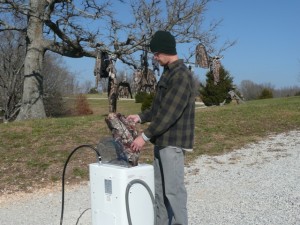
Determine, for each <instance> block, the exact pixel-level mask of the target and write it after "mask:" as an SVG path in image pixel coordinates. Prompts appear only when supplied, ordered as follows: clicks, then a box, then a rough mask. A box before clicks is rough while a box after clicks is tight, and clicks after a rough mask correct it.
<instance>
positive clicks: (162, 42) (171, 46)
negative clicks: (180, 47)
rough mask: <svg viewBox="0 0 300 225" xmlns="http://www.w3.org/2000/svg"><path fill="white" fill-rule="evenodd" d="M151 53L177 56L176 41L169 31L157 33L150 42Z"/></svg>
mask: <svg viewBox="0 0 300 225" xmlns="http://www.w3.org/2000/svg"><path fill="white" fill-rule="evenodd" d="M150 49H151V52H159V53H165V54H168V55H176V54H177V52H176V41H175V38H174V36H173V35H172V34H171V33H170V32H168V31H162V30H159V31H157V32H156V33H155V34H154V36H153V38H152V40H151V41H150Z"/></svg>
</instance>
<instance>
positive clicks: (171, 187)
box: [153, 146, 188, 225]
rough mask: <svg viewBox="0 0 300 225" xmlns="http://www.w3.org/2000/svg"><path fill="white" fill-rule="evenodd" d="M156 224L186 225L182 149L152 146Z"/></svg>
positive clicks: (185, 194) (185, 193)
mask: <svg viewBox="0 0 300 225" xmlns="http://www.w3.org/2000/svg"><path fill="white" fill-rule="evenodd" d="M153 166H154V177H155V203H156V225H188V216H187V206H186V205H187V192H186V189H185V185H184V151H183V150H182V149H181V148H177V147H172V146H168V147H164V148H160V147H158V146H155V147H154V162H153Z"/></svg>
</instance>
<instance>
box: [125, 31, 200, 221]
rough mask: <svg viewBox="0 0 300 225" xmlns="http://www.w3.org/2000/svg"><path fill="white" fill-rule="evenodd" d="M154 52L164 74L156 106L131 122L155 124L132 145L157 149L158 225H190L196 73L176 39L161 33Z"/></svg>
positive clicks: (139, 147)
mask: <svg viewBox="0 0 300 225" xmlns="http://www.w3.org/2000/svg"><path fill="white" fill-rule="evenodd" d="M150 49H151V52H152V53H153V54H154V57H155V59H156V60H157V61H158V62H159V64H160V65H161V66H163V67H164V71H163V74H162V76H161V78H160V81H159V83H158V85H157V90H156V95H155V98H154V100H153V103H152V107H151V108H150V109H149V110H146V111H144V112H142V113H140V114H138V115H129V116H128V117H127V119H131V120H134V121H135V122H141V123H145V122H151V123H150V124H149V126H148V127H147V128H146V129H145V130H144V132H143V133H142V134H141V135H140V136H138V137H137V138H136V139H135V140H134V141H133V143H132V144H131V149H132V150H134V151H139V150H141V149H142V147H143V146H144V144H145V142H146V141H151V142H152V143H153V144H154V145H155V147H154V162H153V165H154V175H155V201H156V209H157V211H156V214H157V218H156V225H187V224H188V218H187V206H186V205H187V193H186V189H185V185H184V154H185V151H188V150H192V148H193V142H194V117H195V97H194V85H193V78H192V74H191V73H190V71H189V70H188V68H187V67H186V66H185V65H184V63H183V61H182V60H180V59H179V58H178V56H177V52H176V42H175V38H174V36H172V35H171V33H170V32H167V31H157V32H156V33H155V34H154V36H153V38H152V40H151V42H150Z"/></svg>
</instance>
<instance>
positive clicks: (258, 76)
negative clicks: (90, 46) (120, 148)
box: [65, 0, 300, 88]
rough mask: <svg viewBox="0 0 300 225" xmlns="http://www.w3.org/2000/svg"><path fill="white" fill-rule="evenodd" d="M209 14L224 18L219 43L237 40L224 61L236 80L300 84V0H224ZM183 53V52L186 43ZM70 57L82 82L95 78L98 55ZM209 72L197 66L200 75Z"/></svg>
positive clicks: (278, 85) (210, 17)
mask: <svg viewBox="0 0 300 225" xmlns="http://www.w3.org/2000/svg"><path fill="white" fill-rule="evenodd" d="M121 11H124V10H121ZM127 13H128V12H127ZM205 17H206V21H207V22H209V21H211V20H219V19H223V22H222V24H221V26H220V27H219V28H218V30H217V34H218V35H219V39H218V43H217V47H218V46H219V47H220V46H221V45H222V43H224V42H225V41H226V40H228V39H229V40H237V43H236V45H234V46H233V47H231V48H229V49H227V50H226V51H225V52H224V53H223V55H224V58H223V59H222V60H221V62H222V65H223V66H224V67H225V69H226V70H228V71H229V72H230V74H231V76H232V77H233V81H234V83H235V84H237V85H240V82H241V81H243V80H251V81H253V82H255V83H257V84H271V85H273V86H274V87H275V88H285V87H291V86H295V85H297V86H300V29H299V24H300V0H220V1H216V2H213V3H211V4H210V5H209V8H208V11H207V12H206V14H205ZM178 54H179V57H180V55H181V54H183V52H182V49H181V48H180V46H178ZM65 62H66V64H67V66H68V67H69V68H70V70H71V71H73V72H75V73H76V74H77V78H78V80H79V81H80V82H84V80H85V79H87V80H92V81H94V76H93V68H94V63H95V61H94V59H89V58H81V59H65ZM206 72H207V70H204V69H195V73H196V74H198V76H199V78H200V80H205V74H206Z"/></svg>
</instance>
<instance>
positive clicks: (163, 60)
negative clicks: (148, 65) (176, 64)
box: [153, 52, 169, 66]
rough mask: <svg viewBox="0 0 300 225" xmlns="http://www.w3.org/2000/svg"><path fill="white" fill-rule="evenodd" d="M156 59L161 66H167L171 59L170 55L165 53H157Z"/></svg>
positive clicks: (155, 54)
mask: <svg viewBox="0 0 300 225" xmlns="http://www.w3.org/2000/svg"><path fill="white" fill-rule="evenodd" d="M153 54H154V59H156V60H157V61H158V63H159V65H161V66H166V65H167V64H168V63H169V57H168V55H166V54H164V53H159V52H155V53H153Z"/></svg>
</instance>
